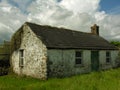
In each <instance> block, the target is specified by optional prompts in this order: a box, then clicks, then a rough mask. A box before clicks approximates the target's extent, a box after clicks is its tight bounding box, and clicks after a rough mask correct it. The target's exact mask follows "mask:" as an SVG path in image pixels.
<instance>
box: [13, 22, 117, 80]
mask: <svg viewBox="0 0 120 90" xmlns="http://www.w3.org/2000/svg"><path fill="white" fill-rule="evenodd" d="M91 31H92V33H84V32H78V31H73V30H68V29H63V28H56V27H50V26H42V25H37V24H33V23H29V22H26V23H25V24H24V25H22V27H21V28H20V29H19V30H18V31H17V32H16V33H15V34H14V35H13V37H12V39H11V66H12V69H13V71H14V72H15V73H16V74H18V75H26V76H31V77H35V78H40V79H46V78H49V77H64V76H71V75H76V74H81V73H88V72H91V71H94V70H104V69H109V68H112V67H116V59H117V56H118V49H117V48H116V47H115V46H113V45H111V44H110V43H109V42H108V41H106V40H105V39H103V38H102V37H100V36H99V27H98V26H97V25H94V26H93V27H91Z"/></svg>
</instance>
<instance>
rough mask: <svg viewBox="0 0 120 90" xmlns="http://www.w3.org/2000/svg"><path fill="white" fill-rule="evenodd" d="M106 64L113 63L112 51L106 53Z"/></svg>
mask: <svg viewBox="0 0 120 90" xmlns="http://www.w3.org/2000/svg"><path fill="white" fill-rule="evenodd" d="M107 53H109V55H107ZM107 59H109V60H107ZM106 63H111V52H110V51H106Z"/></svg>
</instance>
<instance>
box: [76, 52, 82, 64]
mask: <svg viewBox="0 0 120 90" xmlns="http://www.w3.org/2000/svg"><path fill="white" fill-rule="evenodd" d="M77 52H78V53H80V54H81V55H80V56H77V55H76V53H77ZM77 59H80V60H81V61H80V63H77ZM82 64H83V51H75V65H82Z"/></svg>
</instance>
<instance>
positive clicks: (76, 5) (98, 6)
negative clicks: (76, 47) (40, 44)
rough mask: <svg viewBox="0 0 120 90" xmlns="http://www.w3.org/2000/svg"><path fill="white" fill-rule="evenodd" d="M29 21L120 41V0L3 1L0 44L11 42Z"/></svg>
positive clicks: (0, 2) (1, 0)
mask: <svg viewBox="0 0 120 90" xmlns="http://www.w3.org/2000/svg"><path fill="white" fill-rule="evenodd" d="M26 21H29V22H33V23H37V24H42V25H51V26H57V27H64V28H69V29H73V30H77V31H83V32H90V27H91V26H92V25H93V24H95V23H96V24H98V25H99V26H100V35H101V36H102V37H104V38H106V39H108V40H119V41H120V0H0V41H2V40H9V39H10V37H11V36H12V34H13V33H14V32H15V31H16V30H17V29H18V28H19V27H20V26H21V25H22V24H23V23H24V22H26Z"/></svg>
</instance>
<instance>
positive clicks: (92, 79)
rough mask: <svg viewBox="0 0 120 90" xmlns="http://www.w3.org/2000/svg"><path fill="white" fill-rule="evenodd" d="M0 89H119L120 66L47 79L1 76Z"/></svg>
mask: <svg viewBox="0 0 120 90" xmlns="http://www.w3.org/2000/svg"><path fill="white" fill-rule="evenodd" d="M0 90H120V68H118V69H113V70H107V71H101V72H92V73H90V74H83V75H78V76H73V77H68V78H62V79H60V78H59V79H58V78H50V79H48V80H47V81H41V80H39V79H33V78H30V77H19V76H16V75H7V76H1V77H0Z"/></svg>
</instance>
